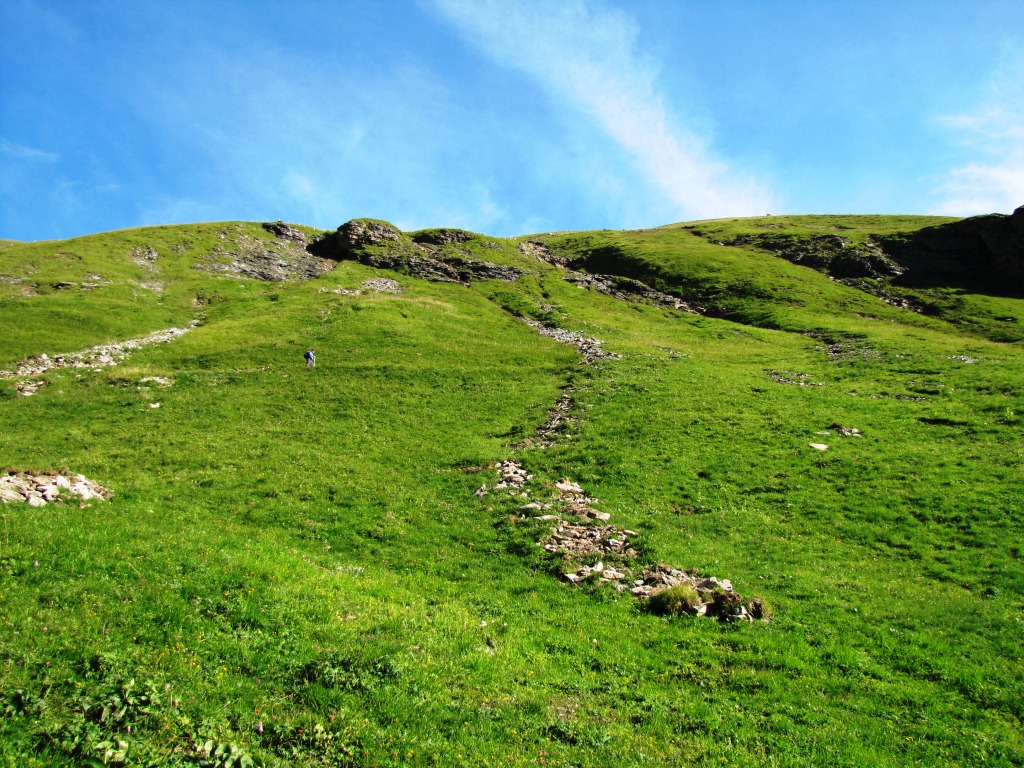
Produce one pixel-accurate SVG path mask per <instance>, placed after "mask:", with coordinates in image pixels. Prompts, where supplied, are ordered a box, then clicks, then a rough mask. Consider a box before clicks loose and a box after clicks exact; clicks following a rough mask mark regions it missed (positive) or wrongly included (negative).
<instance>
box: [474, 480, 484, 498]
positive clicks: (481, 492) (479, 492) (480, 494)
mask: <svg viewBox="0 0 1024 768" xmlns="http://www.w3.org/2000/svg"><path fill="white" fill-rule="evenodd" d="M473 495H474V496H476V497H477V498H478V499H482V498H483V497H484V496H486V495H487V483H484V484H483V485H481V486H480V487H479V488H477V489H476V490H475V491H473Z"/></svg>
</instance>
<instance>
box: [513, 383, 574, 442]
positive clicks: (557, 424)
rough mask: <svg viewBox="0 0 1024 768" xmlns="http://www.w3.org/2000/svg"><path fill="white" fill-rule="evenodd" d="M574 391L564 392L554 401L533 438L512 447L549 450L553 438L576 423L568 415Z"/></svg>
mask: <svg viewBox="0 0 1024 768" xmlns="http://www.w3.org/2000/svg"><path fill="white" fill-rule="evenodd" d="M575 391H576V390H575V389H568V390H566V392H565V394H563V395H562V396H561V397H560V398H558V400H556V401H555V405H554V407H553V408H552V409H551V410H550V411H548V418H547V421H545V422H544V423H543V424H542V425H541V426H540V427H538V429H537V431H536V433H534V435H533V437H528V438H526V439H525V440H521V441H520V442H518V443H516V444H515V445H513V446H512V447H513V448H518V449H520V450H522V449H525V448H550V447H551V446H552V445H554V442H555V438H556V437H557V436H558V435H560V434H561V433H563V432H564V431H565V430H566V429H567V428H568V427H569V426H570V425H572V424H575V423H576V421H577V420H576V419H575V418H574V417H572V416H570V415H569V414H570V413H571V411H572V407H573V399H572V396H573V393H574V392H575Z"/></svg>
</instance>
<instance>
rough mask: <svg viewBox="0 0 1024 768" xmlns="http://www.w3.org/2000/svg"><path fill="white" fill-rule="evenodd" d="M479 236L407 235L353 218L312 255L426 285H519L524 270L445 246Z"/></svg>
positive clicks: (437, 232) (434, 232) (447, 231)
mask: <svg viewBox="0 0 1024 768" xmlns="http://www.w3.org/2000/svg"><path fill="white" fill-rule="evenodd" d="M475 237H477V235H474V234H473V233H471V232H465V231H464V230H461V229H433V230H423V231H421V232H416V233H414V234H413V236H411V237H410V236H409V235H405V234H403V233H402V232H401V231H400V230H398V229H397V228H396V227H394V226H392V225H391V224H388V223H387V222H386V221H377V220H375V219H353V220H352V221H349V222H347V223H345V224H342V225H341V226H340V227H338V229H337V230H335V231H334V232H332V233H330V234H328V235H325V236H323V237H322V238H320V239H319V240H317V241H315V242H313V243H311V244H310V245H309V251H310V252H311V253H313V254H315V255H317V256H321V257H323V258H328V259H334V260H336V261H344V260H354V261H358V262H359V263H360V264H365V265H367V266H369V267H374V268H376V269H392V270H394V271H396V272H400V273H402V274H407V275H412V276H413V277H418V278H421V279H424V280H432V281H435V282H446V283H463V284H465V283H468V282H470V281H471V280H516V279H517V278H519V277H520V276H521V275H523V274H524V272H523V270H521V269H517V268H515V267H511V266H507V265H504V264H493V263H491V262H488V261H481V260H479V259H473V258H470V257H468V256H462V255H453V254H450V253H444V252H442V251H441V250H438V248H440V247H441V246H444V245H451V244H453V243H464V242H467V241H468V240H471V239H473V238H475Z"/></svg>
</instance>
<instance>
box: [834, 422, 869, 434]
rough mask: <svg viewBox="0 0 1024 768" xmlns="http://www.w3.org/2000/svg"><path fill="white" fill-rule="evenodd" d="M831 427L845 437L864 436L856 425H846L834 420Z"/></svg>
mask: <svg viewBox="0 0 1024 768" xmlns="http://www.w3.org/2000/svg"><path fill="white" fill-rule="evenodd" d="M829 429H834V430H835V431H836V432H838V433H839V434H840V435H842V436H843V437H864V435H863V433H862V432H861V431H860V430H859V429H857V428H856V427H844V426H843V425H842V424H839V423H837V422H832V424H831V425H829Z"/></svg>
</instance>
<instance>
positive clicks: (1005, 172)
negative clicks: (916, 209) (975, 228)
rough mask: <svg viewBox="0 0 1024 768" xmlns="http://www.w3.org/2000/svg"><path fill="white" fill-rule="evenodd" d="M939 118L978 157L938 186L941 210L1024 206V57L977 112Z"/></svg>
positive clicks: (1007, 69) (998, 79)
mask: <svg viewBox="0 0 1024 768" xmlns="http://www.w3.org/2000/svg"><path fill="white" fill-rule="evenodd" d="M939 122H940V124H942V125H943V126H945V127H946V128H947V129H949V130H950V131H951V132H953V134H954V137H955V141H956V143H957V144H959V145H961V146H963V147H964V148H965V149H966V151H967V152H968V153H969V155H970V156H971V157H972V159H971V160H970V161H969V162H967V163H966V164H964V165H962V166H960V167H957V168H953V169H951V170H950V171H949V174H948V176H947V177H946V178H945V179H944V180H943V181H942V182H941V183H940V184H939V186H938V188H937V189H936V190H935V194H936V196H937V197H938V198H939V201H940V202H939V205H938V208H937V212H938V213H944V214H948V215H952V216H969V215H973V214H982V213H1008V212H1010V211H1012V210H1013V209H1015V208H1016V207H1018V206H1020V205H1024V57H1017V58H1016V59H1013V60H1010V61H1009V62H1008V63H1007V64H1004V66H1002V67H1001V68H1000V70H999V72H997V74H996V75H995V77H993V79H992V82H991V83H990V85H989V88H988V93H987V94H986V95H985V97H984V98H983V99H982V101H981V104H980V105H979V107H978V108H977V110H975V111H974V112H973V113H971V114H966V115H957V116H953V117H944V118H940V120H939Z"/></svg>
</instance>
